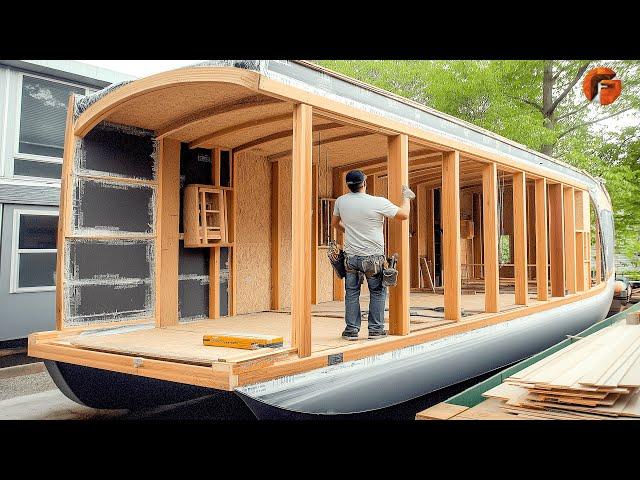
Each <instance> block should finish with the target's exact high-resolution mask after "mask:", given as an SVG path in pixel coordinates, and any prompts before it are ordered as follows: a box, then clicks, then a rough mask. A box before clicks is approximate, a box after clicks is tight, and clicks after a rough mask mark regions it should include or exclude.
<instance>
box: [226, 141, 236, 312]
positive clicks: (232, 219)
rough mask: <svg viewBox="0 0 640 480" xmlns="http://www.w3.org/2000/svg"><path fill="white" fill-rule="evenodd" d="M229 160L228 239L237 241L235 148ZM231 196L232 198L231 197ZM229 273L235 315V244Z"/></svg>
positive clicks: (229, 286) (230, 301) (230, 302)
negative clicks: (230, 187)
mask: <svg viewBox="0 0 640 480" xmlns="http://www.w3.org/2000/svg"><path fill="white" fill-rule="evenodd" d="M229 161H230V162H231V165H230V168H229V171H230V174H231V186H232V187H233V188H232V189H231V190H227V191H226V192H225V195H226V198H227V203H228V205H227V208H228V213H229V216H228V220H227V223H228V225H227V226H228V227H229V228H228V233H227V236H228V239H229V242H230V243H232V244H233V243H235V241H236V232H237V228H236V221H237V215H236V212H237V211H238V199H237V196H236V190H235V188H236V178H237V175H236V152H235V150H232V151H231V152H230V153H229ZM229 197H231V198H229ZM229 257H230V258H229V275H230V276H231V278H230V281H229V285H228V288H227V290H228V292H227V293H228V295H229V303H228V305H229V315H230V316H233V315H235V314H236V310H237V304H238V301H237V296H238V278H237V277H238V275H237V273H238V255H236V249H235V246H232V247H229Z"/></svg>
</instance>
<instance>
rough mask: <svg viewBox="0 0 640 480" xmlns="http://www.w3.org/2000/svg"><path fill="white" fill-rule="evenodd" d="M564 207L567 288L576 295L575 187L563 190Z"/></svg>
mask: <svg viewBox="0 0 640 480" xmlns="http://www.w3.org/2000/svg"><path fill="white" fill-rule="evenodd" d="M562 195H563V197H564V198H563V205H564V265H565V267H564V271H565V274H564V276H565V288H566V289H567V291H568V292H569V293H576V209H575V194H574V189H573V187H564V188H563V189H562Z"/></svg>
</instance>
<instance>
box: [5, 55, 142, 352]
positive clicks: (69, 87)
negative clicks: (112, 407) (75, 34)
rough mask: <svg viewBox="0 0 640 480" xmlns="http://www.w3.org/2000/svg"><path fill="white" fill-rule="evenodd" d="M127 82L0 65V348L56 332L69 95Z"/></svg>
mask: <svg viewBox="0 0 640 480" xmlns="http://www.w3.org/2000/svg"><path fill="white" fill-rule="evenodd" d="M134 78H135V77H132V76H130V75H125V74H121V73H118V72H114V71H111V70H107V69H104V68H99V67H94V66H92V65H88V64H84V63H80V62H75V61H70V60H0V234H1V235H0V341H4V340H12V339H17V338H23V337H26V336H27V335H28V334H29V333H31V332H34V331H38V330H52V329H54V328H55V268H56V233H57V225H58V204H59V201H60V176H61V173H62V151H63V144H64V128H65V119H66V113H67V100H68V98H69V94H70V93H72V92H73V93H79V94H82V95H84V94H87V93H91V92H93V91H96V90H99V89H101V88H104V87H106V86H107V85H110V84H112V83H117V82H121V81H124V80H132V79H134Z"/></svg>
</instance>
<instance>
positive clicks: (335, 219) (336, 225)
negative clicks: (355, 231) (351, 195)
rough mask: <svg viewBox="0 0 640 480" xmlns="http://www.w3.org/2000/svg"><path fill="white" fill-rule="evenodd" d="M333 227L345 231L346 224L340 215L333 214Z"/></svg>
mask: <svg viewBox="0 0 640 480" xmlns="http://www.w3.org/2000/svg"><path fill="white" fill-rule="evenodd" d="M331 228H335V229H337V230H339V231H340V232H342V233H344V225H343V224H342V221H341V219H340V217H339V216H337V215H333V216H332V217H331Z"/></svg>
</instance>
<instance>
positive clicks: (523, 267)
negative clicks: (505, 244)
mask: <svg viewBox="0 0 640 480" xmlns="http://www.w3.org/2000/svg"><path fill="white" fill-rule="evenodd" d="M512 191H513V247H514V248H513V264H514V267H513V276H514V280H515V302H516V305H526V304H527V297H528V284H529V275H528V274H527V270H528V269H527V184H526V177H525V174H524V172H516V173H514V174H513V190H512Z"/></svg>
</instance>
